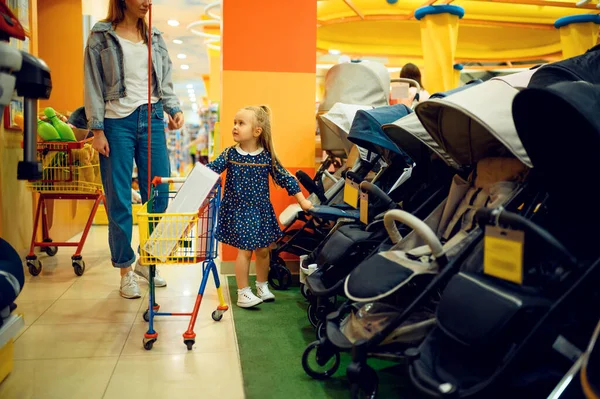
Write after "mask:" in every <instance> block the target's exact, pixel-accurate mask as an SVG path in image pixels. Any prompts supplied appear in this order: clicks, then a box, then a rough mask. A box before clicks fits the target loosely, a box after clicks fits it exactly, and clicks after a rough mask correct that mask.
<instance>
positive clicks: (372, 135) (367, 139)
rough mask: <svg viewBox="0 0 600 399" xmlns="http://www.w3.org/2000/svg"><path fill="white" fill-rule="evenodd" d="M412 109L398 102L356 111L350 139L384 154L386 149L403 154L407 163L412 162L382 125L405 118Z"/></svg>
mask: <svg viewBox="0 0 600 399" xmlns="http://www.w3.org/2000/svg"><path fill="white" fill-rule="evenodd" d="M411 112H412V111H411V110H410V108H408V107H407V106H405V105H402V104H397V105H390V106H387V107H379V108H375V109H371V110H359V111H358V112H356V116H355V117H354V121H353V122H352V127H351V129H350V134H349V135H348V140H350V141H351V142H353V143H354V144H356V145H357V146H359V147H362V148H365V149H367V150H369V151H373V152H375V153H377V154H380V155H381V154H383V152H384V151H385V150H388V151H391V152H393V153H395V154H398V155H400V156H402V157H403V158H404V160H405V162H406V163H408V164H410V163H412V160H411V159H410V157H409V156H408V155H407V154H406V153H405V152H404V151H402V150H401V149H400V148H398V146H396V144H394V143H393V142H392V141H391V140H390V139H389V138H388V137H387V136H386V135H385V134H384V133H383V128H382V126H383V125H385V124H388V123H391V122H393V121H395V120H397V119H399V118H403V117H405V116H406V115H408V114H410V113H411Z"/></svg>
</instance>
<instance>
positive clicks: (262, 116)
mask: <svg viewBox="0 0 600 399" xmlns="http://www.w3.org/2000/svg"><path fill="white" fill-rule="evenodd" d="M244 109H245V110H248V111H252V112H253V113H254V119H255V124H256V126H255V127H260V128H261V129H262V133H261V134H260V137H259V142H260V144H261V145H262V147H263V148H264V149H266V150H267V151H269V153H271V167H272V168H273V175H275V173H277V165H281V162H280V161H279V158H278V157H277V154H276V153H275V146H274V145H273V134H272V132H271V115H272V112H271V108H270V107H269V106H268V105H265V104H263V105H258V106H250V107H246V108H244ZM275 184H277V183H275Z"/></svg>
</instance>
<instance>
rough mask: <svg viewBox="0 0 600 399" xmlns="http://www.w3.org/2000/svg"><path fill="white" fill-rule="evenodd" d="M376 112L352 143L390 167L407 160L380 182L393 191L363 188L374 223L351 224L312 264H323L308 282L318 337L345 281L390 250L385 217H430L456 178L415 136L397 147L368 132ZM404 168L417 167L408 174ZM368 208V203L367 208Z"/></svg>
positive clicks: (377, 130) (375, 130)
mask: <svg viewBox="0 0 600 399" xmlns="http://www.w3.org/2000/svg"><path fill="white" fill-rule="evenodd" d="M384 108H385V107H384ZM382 109H383V108H380V109H379V110H382ZM373 111H375V110H373ZM370 112H371V111H365V112H364V114H362V115H364V117H361V114H360V113H359V114H357V117H356V119H355V125H353V129H352V130H353V131H352V133H351V135H350V140H351V141H353V142H355V143H356V144H357V145H361V146H363V147H366V148H369V149H371V150H373V151H375V152H379V153H381V154H385V158H386V162H389V161H388V160H389V159H390V158H401V159H402V161H401V162H397V161H394V162H392V166H391V167H390V168H389V169H388V170H387V171H386V173H387V174H389V175H390V176H391V178H389V177H388V178H387V179H386V178H385V177H386V176H384V175H382V176H381V178H380V179H379V180H378V181H377V183H379V185H380V187H381V188H384V187H387V189H386V190H381V189H380V188H379V187H377V186H375V185H373V184H370V183H369V182H362V183H361V184H360V188H361V191H362V192H363V193H365V194H368V204H369V205H368V219H367V223H368V224H366V225H365V224H362V223H350V224H347V225H344V226H342V227H340V228H339V229H338V230H337V231H335V232H334V233H333V234H331V235H330V237H328V239H327V240H326V241H324V243H323V244H322V245H321V246H320V247H319V248H318V249H317V250H315V251H314V252H313V254H311V256H310V257H309V258H308V259H307V261H306V262H311V263H312V262H315V261H316V263H317V265H318V268H317V270H316V271H315V272H313V273H312V274H311V275H310V276H308V277H307V297H308V298H309V300H310V302H311V304H310V305H309V307H308V309H307V313H308V318H309V321H310V322H311V324H312V325H313V326H314V327H316V328H317V337H320V336H321V335H322V334H323V332H324V326H325V324H324V321H325V316H326V315H327V314H328V313H329V312H331V311H332V310H333V307H334V304H335V298H336V296H337V295H339V294H342V293H343V289H342V288H343V281H344V279H345V277H346V276H347V275H348V274H349V273H350V272H351V271H352V269H353V268H354V267H356V266H357V265H358V264H359V263H360V262H361V261H362V260H364V259H365V258H366V257H367V256H368V255H370V254H371V253H372V252H373V251H375V250H376V251H377V252H380V251H383V250H385V249H387V248H388V247H389V246H390V244H389V242H388V240H386V238H387V232H386V230H385V228H384V226H383V216H382V212H383V211H385V210H389V209H396V208H401V209H404V210H406V211H408V212H410V213H413V214H415V215H418V216H420V217H425V216H427V215H428V214H429V213H430V212H431V211H433V209H434V208H435V207H436V206H437V205H438V204H439V203H440V202H441V201H442V200H443V199H444V197H445V192H447V190H448V187H449V182H450V179H451V177H452V173H451V169H450V168H448V167H447V166H446V165H445V164H444V163H443V162H442V161H441V160H440V159H439V158H438V159H434V158H432V151H431V150H430V149H429V148H427V147H426V146H425V145H424V144H423V143H422V142H421V141H419V140H418V139H416V138H415V137H414V136H412V135H410V134H408V135H406V136H405V137H403V138H402V140H399V141H397V142H395V143H394V142H392V141H391V140H390V139H389V138H388V137H387V136H386V135H385V134H384V133H383V130H382V128H381V126H380V125H377V126H373V127H372V128H367V127H368V126H369V124H368V123H363V121H362V119H365V120H366V121H368V119H369V113H370ZM410 116H411V115H408V116H407V117H405V118H402V119H400V121H402V120H404V119H406V118H408V117H410ZM366 121H364V122H366ZM400 148H402V149H400ZM439 151H441V150H439ZM398 163H400V166H402V164H403V163H404V164H405V165H411V167H410V168H406V169H404V170H402V168H401V167H399V166H397V164H398ZM399 173H401V176H400V178H399V179H398V176H397V175H398V174H399ZM397 183H400V184H397ZM364 206H365V204H364V203H362V204H361V208H362V207H364ZM403 232H404V233H408V231H403Z"/></svg>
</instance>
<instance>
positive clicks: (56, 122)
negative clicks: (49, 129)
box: [44, 107, 77, 141]
mask: <svg viewBox="0 0 600 399" xmlns="http://www.w3.org/2000/svg"><path fill="white" fill-rule="evenodd" d="M44 115H46V116H47V117H48V119H49V120H50V123H52V126H54V128H55V129H56V131H57V132H58V134H59V136H60V138H61V140H62V141H77V139H76V138H75V134H73V129H71V127H70V126H69V125H68V124H66V123H65V122H63V121H61V120H60V118H59V117H58V116H57V115H56V111H55V110H54V109H53V108H50V107H48V108H46V109H45V110H44Z"/></svg>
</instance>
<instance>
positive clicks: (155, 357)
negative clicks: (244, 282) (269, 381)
mask: <svg viewBox="0 0 600 399" xmlns="http://www.w3.org/2000/svg"><path fill="white" fill-rule="evenodd" d="M136 234H137V233H136V231H134V237H136ZM134 245H136V246H137V243H134ZM72 253H73V248H64V247H63V248H59V251H58V255H56V256H55V257H53V258H50V257H48V256H47V255H45V254H44V255H41V256H40V259H41V260H42V262H43V266H44V270H43V272H42V274H41V275H39V276H38V277H31V276H29V275H28V274H27V278H26V279H27V281H26V285H25V288H24V290H23V292H22V293H21V295H20V296H19V298H18V300H17V305H18V307H19V311H20V312H21V313H24V317H25V323H26V327H25V328H24V329H23V330H22V331H21V333H20V335H19V337H18V339H17V341H16V342H15V367H14V370H13V372H12V373H11V375H9V377H8V378H7V379H6V380H5V381H4V382H3V383H1V384H0V398H2V399H30V398H32V399H33V398H34V399H46V398H57V399H58V398H60V399H67V398H77V399H80V398H81V399H92V398H106V399H118V398H125V399H136V398H143V399H151V398H161V399H164V398H171V397H177V398H192V397H193V398H216V397H219V398H227V399H237V398H243V397H244V394H243V384H242V374H241V368H240V361H239V354H238V349H237V344H236V338H235V329H234V327H233V321H232V318H231V312H227V313H225V315H224V317H223V319H222V320H221V321H220V322H214V321H213V320H212V318H211V317H210V314H211V313H212V311H213V310H214V309H215V308H216V306H217V304H218V299H217V294H216V290H215V286H214V282H212V280H211V282H210V283H209V284H208V286H207V290H206V293H205V297H204V299H203V302H202V306H201V308H200V313H199V317H198V320H197V323H196V327H195V332H196V334H197V336H196V345H195V346H194V349H193V350H192V351H189V352H188V350H187V348H186V346H185V345H184V344H183V338H182V336H181V334H182V333H183V332H184V331H185V330H186V328H187V322H188V318H178V317H168V318H162V319H157V320H158V321H157V324H156V331H157V332H158V333H159V337H158V341H157V342H156V343H155V345H154V348H153V349H152V350H151V351H146V350H144V348H143V347H142V338H143V335H144V332H145V331H146V329H147V323H146V322H145V321H144V320H143V318H142V314H143V312H144V311H145V310H146V309H147V298H146V297H145V295H146V294H147V285H146V284H145V283H143V282H140V286H141V288H142V290H143V292H144V298H142V299H135V300H127V299H123V298H121V297H120V296H119V291H118V288H119V272H118V271H117V270H115V269H113V268H112V266H111V264H110V258H109V255H108V244H107V229H106V227H101V226H95V227H93V228H92V230H91V232H90V235H89V236H88V240H87V242H86V246H85V248H84V251H83V257H84V260H85V262H86V271H85V274H84V275H83V276H82V277H77V276H75V274H74V273H73V269H72V267H71V262H70V259H71V255H72ZM160 270H161V274H162V275H163V276H164V277H165V278H166V280H167V283H168V286H167V287H166V288H159V289H157V297H158V300H157V302H158V303H159V304H160V305H161V311H165V312H169V311H172V312H186V311H190V310H191V309H192V307H193V304H194V300H195V296H196V293H197V291H198V287H199V285H200V281H201V271H202V270H201V266H200V265H193V266H163V267H160ZM221 281H222V283H223V285H224V287H223V292H224V294H225V299H226V301H227V303H228V304H230V303H231V301H230V298H229V294H228V292H229V291H228V290H227V287H226V284H227V280H226V279H225V278H221Z"/></svg>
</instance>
